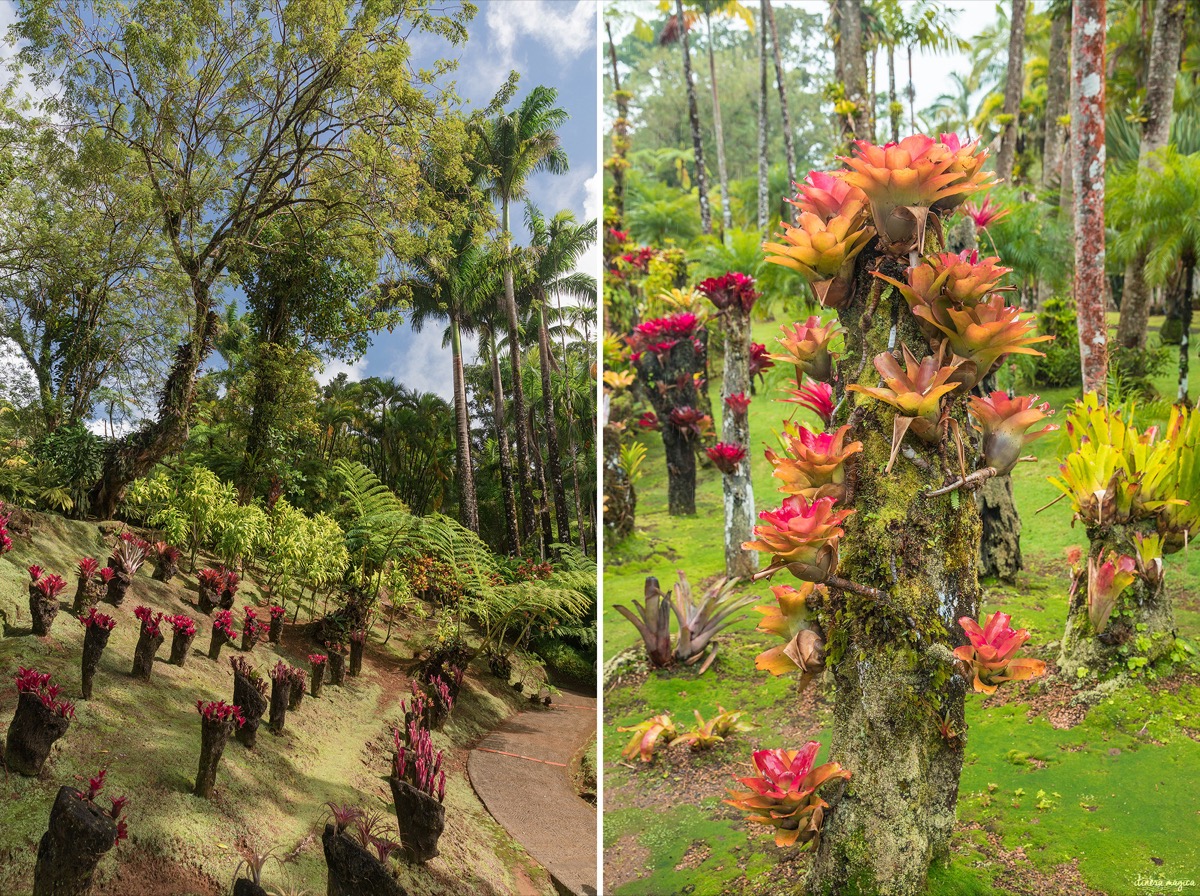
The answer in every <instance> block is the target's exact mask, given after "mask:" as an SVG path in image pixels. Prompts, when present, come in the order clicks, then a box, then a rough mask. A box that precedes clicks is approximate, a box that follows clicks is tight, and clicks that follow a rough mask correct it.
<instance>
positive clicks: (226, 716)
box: [196, 700, 246, 728]
mask: <svg viewBox="0 0 1200 896" xmlns="http://www.w3.org/2000/svg"><path fill="white" fill-rule="evenodd" d="M196 710H197V711H198V712H199V713H200V716H201V717H202V718H203V719H204V721H206V722H216V723H218V724H224V723H225V722H228V721H230V720H232V721H233V723H234V724H235V725H237V727H239V728H241V727H242V726H243V725H245V724H246V719H245V717H244V716H243V715H242V708H241V707H240V706H237V705H234V704H229V703H226V702H225V701H224V700H210V701H209V702H207V703H205V702H204V701H203V700H197V701H196Z"/></svg>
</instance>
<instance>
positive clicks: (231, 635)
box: [213, 610, 237, 641]
mask: <svg viewBox="0 0 1200 896" xmlns="http://www.w3.org/2000/svg"><path fill="white" fill-rule="evenodd" d="M213 628H214V629H215V630H216V631H219V632H220V633H221V634H223V635H224V636H225V637H226V638H228V639H229V640H230V641H233V640H236V639H237V632H236V631H234V629H233V611H232V610H219V611H218V612H217V615H216V616H214V617H213Z"/></svg>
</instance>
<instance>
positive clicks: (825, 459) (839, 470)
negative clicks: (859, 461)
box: [766, 424, 863, 501]
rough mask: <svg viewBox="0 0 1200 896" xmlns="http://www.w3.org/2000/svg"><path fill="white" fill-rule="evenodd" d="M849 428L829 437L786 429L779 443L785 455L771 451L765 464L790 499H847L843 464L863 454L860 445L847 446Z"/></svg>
mask: <svg viewBox="0 0 1200 896" xmlns="http://www.w3.org/2000/svg"><path fill="white" fill-rule="evenodd" d="M849 432H850V426H849V425H848V424H847V425H845V426H842V427H841V428H840V429H838V430H837V431H836V432H832V433H829V432H827V433H814V432H811V431H809V430H808V429H806V428H805V427H803V426H792V425H790V424H789V425H786V426H785V427H784V432H783V435H782V436H780V442H781V443H782V444H783V450H784V453H783V454H782V455H779V454H776V453H775V452H774V451H772V450H771V449H770V448H768V449H767V451H766V457H767V460H768V461H770V462H771V464H772V465H774V467H775V473H774V476H775V478H776V479H778V480H780V481H781V482H782V483H783V485H782V486H780V489H781V490H782V491H784V492H786V493H787V494H789V495H803V496H804V497H805V498H807V499H808V500H809V501H815V500H816V499H817V498H833V499H834V500H837V501H841V500H844V498H845V495H846V461H847V459H848V458H850V457H851V455H854V454H857V453H858V452H860V451H862V447H863V446H862V442H851V443H850V444H849V445H847V444H846V435H847V434H848V433H849Z"/></svg>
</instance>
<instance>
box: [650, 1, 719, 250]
mask: <svg viewBox="0 0 1200 896" xmlns="http://www.w3.org/2000/svg"><path fill="white" fill-rule="evenodd" d="M695 18H696V15H695V13H688V14H686V15H685V14H684V11H683V0H675V15H674V16H672V17H671V18H670V19H668V20H667V24H666V26H665V27H664V28H663V30H662V34H660V35H659V38H658V42H659V43H660V44H664V45H665V44H669V43H672V42H673V41H675V40H678V41H679V46H680V47H681V48H682V50H683V83H684V86H685V87H686V88H687V101H688V124H689V125H690V126H691V129H692V147H693V149H694V150H695V155H694V159H695V163H696V190H697V192H698V194H699V199H700V230H701V231H702V232H703V233H705V234H710V233H712V208H711V207H710V206H709V204H708V174H707V173H706V172H705V171H704V140H703V138H702V137H701V135H700V110H699V107H698V106H697V104H696V86H695V84H693V83H692V53H691V50H690V49H689V48H688V29H689V28H691V25H692V22H694V21H695Z"/></svg>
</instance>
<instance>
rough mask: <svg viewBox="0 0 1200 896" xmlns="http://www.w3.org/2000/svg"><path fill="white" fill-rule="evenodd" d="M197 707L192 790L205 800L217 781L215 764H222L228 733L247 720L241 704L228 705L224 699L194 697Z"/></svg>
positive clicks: (210, 796) (210, 797) (209, 797)
mask: <svg viewBox="0 0 1200 896" xmlns="http://www.w3.org/2000/svg"><path fill="white" fill-rule="evenodd" d="M196 710H197V711H198V712H199V713H200V768H199V771H198V772H197V773H196V786H195V788H194V790H193V791H192V792H193V793H195V794H196V796H198V797H201V798H203V799H206V800H207V799H212V792H213V787H214V786H215V784H216V782H217V766H218V765H220V763H221V754H222V753H223V752H225V744H226V743H227V742H228V740H229V735H230V732H232V731H233V730H234V727H235V726H236V727H240V726H242V725H244V724H245V723H246V720H245V718H244V717H243V716H242V710H241V707H239V706H230V705H229V704H228V703H226V702H225V701H224V700H216V701H210V702H208V703H205V702H204V701H203V700H197V701H196Z"/></svg>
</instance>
